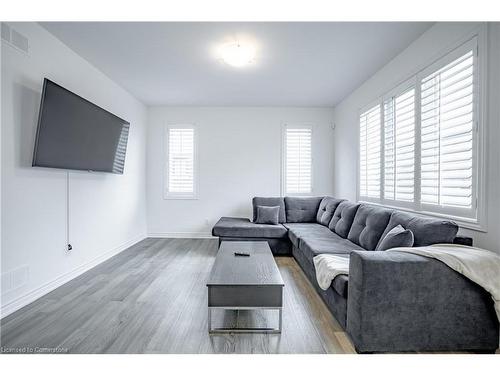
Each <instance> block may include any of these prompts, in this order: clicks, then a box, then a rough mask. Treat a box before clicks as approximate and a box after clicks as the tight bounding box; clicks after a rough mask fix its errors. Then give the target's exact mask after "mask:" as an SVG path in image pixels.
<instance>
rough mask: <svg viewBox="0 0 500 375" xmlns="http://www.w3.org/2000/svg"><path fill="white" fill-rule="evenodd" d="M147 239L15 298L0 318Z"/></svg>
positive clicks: (126, 245) (130, 241)
mask: <svg viewBox="0 0 500 375" xmlns="http://www.w3.org/2000/svg"><path fill="white" fill-rule="evenodd" d="M145 238H147V236H146V235H139V236H137V237H135V238H133V239H131V240H129V241H127V242H125V243H123V244H121V245H119V246H117V247H115V248H113V249H111V250H109V251H106V252H105V253H103V254H101V255H99V256H98V257H96V258H94V259H92V260H91V261H89V262H87V263H84V264H82V265H80V266H78V267H76V268H75V269H73V270H72V271H69V272H67V273H65V274H63V275H61V276H59V277H57V278H55V279H54V280H52V281H49V282H48V283H46V284H44V285H42V286H40V287H38V288H36V289H33V290H31V291H29V292H27V293H25V294H24V295H22V296H20V297H18V298H16V299H15V300H13V301H10V302H9V303H7V304H6V305H5V306H2V307H1V309H0V318H4V317H6V316H8V315H10V314H12V313H13V312H15V311H17V310H19V309H20V308H22V307H24V306H26V305H28V304H30V303H31V302H33V301H35V300H37V299H38V298H40V297H42V296H44V295H45V294H47V293H49V292H51V291H53V290H54V289H56V288H58V287H60V286H61V285H63V284H66V283H67V282H68V281H71V280H72V279H74V278H75V277H77V276H80V275H81V274H82V273H84V272H87V271H88V270H90V269H91V268H94V267H95V266H97V265H98V264H100V263H102V262H104V261H105V260H108V259H109V258H111V257H112V256H114V255H116V254H118V253H120V252H122V251H123V250H125V249H127V248H129V247H130V246H132V245H134V244H136V243H137V242H139V241H142V240H143V239H145Z"/></svg>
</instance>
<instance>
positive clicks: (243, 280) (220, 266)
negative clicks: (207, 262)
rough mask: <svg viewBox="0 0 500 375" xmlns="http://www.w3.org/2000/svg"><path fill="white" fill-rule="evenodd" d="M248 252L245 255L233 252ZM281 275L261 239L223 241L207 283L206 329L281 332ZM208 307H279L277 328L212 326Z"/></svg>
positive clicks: (237, 308) (212, 330)
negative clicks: (236, 254)
mask: <svg viewBox="0 0 500 375" xmlns="http://www.w3.org/2000/svg"><path fill="white" fill-rule="evenodd" d="M235 251H245V252H249V253H250V254H251V255H250V256H249V257H241V256H235V255H234V252H235ZM283 286H284V283H283V279H282V278H281V274H280V271H279V270H278V266H277V265H276V262H275V261H274V257H273V254H272V253H271V249H270V248H269V245H268V244H267V242H265V241H255V242H254V241H223V242H222V243H221V245H220V248H219V252H218V253H217V257H216V258H215V263H214V265H213V268H212V272H211V274H210V277H209V279H208V282H207V287H208V332H209V333H228V332H230V333H235V332H240V333H248V332H259V333H281V327H282V320H283ZM212 309H224V310H261V309H262V310H279V323H278V328H252V327H248V328H215V329H212Z"/></svg>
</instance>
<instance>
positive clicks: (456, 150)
mask: <svg viewBox="0 0 500 375" xmlns="http://www.w3.org/2000/svg"><path fill="white" fill-rule="evenodd" d="M481 56H482V55H480V51H479V49H478V37H474V38H472V39H470V40H469V41H467V42H465V43H463V44H462V45H461V46H459V47H457V48H456V49H454V50H453V51H451V52H449V53H448V54H446V55H445V56H443V57H442V58H441V59H439V60H437V61H435V62H434V63H432V64H431V65H429V66H428V67H427V68H425V69H423V70H422V71H420V72H419V73H417V74H416V75H415V76H413V77H412V78H410V79H409V80H407V81H406V82H403V83H402V84H400V85H399V86H398V87H396V88H394V89H393V90H391V91H390V92H389V93H388V94H387V95H384V96H383V97H382V98H381V99H380V101H379V103H380V104H379V105H377V106H374V107H371V108H370V109H369V110H368V111H366V112H364V113H362V114H361V115H360V118H359V126H360V134H359V192H358V196H359V199H360V200H365V201H369V202H376V203H381V204H385V205H387V206H391V207H400V208H404V209H408V210H412V211H417V212H422V213H425V214H430V215H434V216H445V217H451V218H452V219H453V220H457V221H460V224H461V225H464V226H466V227H469V226H468V225H470V228H473V229H476V228H478V227H479V228H482V225H483V220H484V212H483V207H484V204H485V203H484V198H482V197H481V196H480V194H479V193H480V192H481V191H482V186H483V185H482V184H483V183H484V182H483V181H482V179H483V178H484V175H483V170H482V169H481V164H482V161H483V159H482V158H483V153H482V152H481V150H480V147H481V143H482V142H481V138H480V137H479V135H480V134H479V133H480V130H481V121H482V118H483V116H482V115H481V112H480V110H481V109H482V107H481V106H480V100H481V92H482V90H481V87H479V85H480V83H481V82H482V80H484V77H483V78H482V79H481V81H480V79H479V78H478V77H482V74H481V73H482V69H483V67H482V66H481V65H480V64H478V61H480V60H479V59H480V58H481ZM381 124H382V126H380V125H381ZM483 195H484V194H483Z"/></svg>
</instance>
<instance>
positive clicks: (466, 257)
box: [386, 244, 500, 321]
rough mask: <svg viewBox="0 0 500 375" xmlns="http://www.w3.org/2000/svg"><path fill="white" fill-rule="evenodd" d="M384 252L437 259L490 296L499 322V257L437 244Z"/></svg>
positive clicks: (487, 252)
mask: <svg viewBox="0 0 500 375" xmlns="http://www.w3.org/2000/svg"><path fill="white" fill-rule="evenodd" d="M386 251H397V252H401V253H411V254H417V255H421V256H424V257H427V258H434V259H437V260H439V261H441V262H443V263H444V264H446V265H447V266H448V267H450V268H451V269H452V270H454V271H456V272H458V273H461V274H462V275H464V276H465V277H467V278H468V279H469V280H471V281H473V282H475V283H476V284H478V285H479V286H481V287H482V288H484V289H485V290H486V291H487V292H489V293H490V294H491V298H493V301H494V302H495V311H496V313H497V318H498V320H499V321H500V256H499V255H498V254H496V253H494V252H492V251H489V250H484V249H479V248H477V247H470V246H462V245H454V244H438V245H432V246H424V247H396V248H394V249H389V250H386Z"/></svg>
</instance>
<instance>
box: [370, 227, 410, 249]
mask: <svg viewBox="0 0 500 375" xmlns="http://www.w3.org/2000/svg"><path fill="white" fill-rule="evenodd" d="M413 240H414V239H413V232H412V231H411V230H409V229H405V228H403V226H401V225H397V226H395V227H394V228H392V229H391V230H390V231H389V232H387V234H386V235H385V236H384V237H383V238H382V239H381V240H380V242H379V243H378V245H377V247H376V249H375V250H377V251H383V250H388V249H392V248H394V247H412V246H413Z"/></svg>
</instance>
